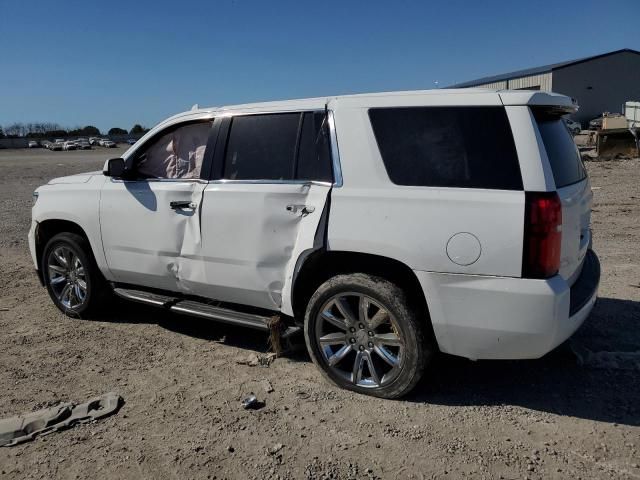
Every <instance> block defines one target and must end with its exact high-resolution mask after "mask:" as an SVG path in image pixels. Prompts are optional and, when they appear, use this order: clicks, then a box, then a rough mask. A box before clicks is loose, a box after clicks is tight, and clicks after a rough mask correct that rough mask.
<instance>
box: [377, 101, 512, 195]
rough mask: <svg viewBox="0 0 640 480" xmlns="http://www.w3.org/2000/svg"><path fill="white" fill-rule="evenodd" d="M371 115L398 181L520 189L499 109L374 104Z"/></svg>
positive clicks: (385, 159) (388, 166)
mask: <svg viewBox="0 0 640 480" xmlns="http://www.w3.org/2000/svg"><path fill="white" fill-rule="evenodd" d="M369 118H370V119H371V125H372V127H373V132H374V135H375V137H376V141H377V143H378V148H379V149H380V154H381V156H382V160H383V162H384V165H385V168H386V169H387V173H388V175H389V178H390V179H391V181H392V182H393V183H395V184H397V185H412V186H428V187H462V188H487V189H501V190H522V177H521V175H520V164H519V163H518V155H517V153H516V148H515V144H514V141H513V135H512V133H511V127H510V126H509V120H508V119H507V114H506V112H505V110H504V108H503V107H410V108H375V109H371V110H369Z"/></svg>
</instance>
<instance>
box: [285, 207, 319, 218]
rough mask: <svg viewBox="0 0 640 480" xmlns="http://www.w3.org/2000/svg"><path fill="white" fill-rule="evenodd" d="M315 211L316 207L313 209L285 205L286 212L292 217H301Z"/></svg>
mask: <svg viewBox="0 0 640 480" xmlns="http://www.w3.org/2000/svg"><path fill="white" fill-rule="evenodd" d="M315 209H316V207H314V206H313V205H294V204H290V205H287V212H289V213H291V214H292V215H298V214H299V215H300V216H302V217H304V216H306V215H309V214H310V213H313V212H314V211H315Z"/></svg>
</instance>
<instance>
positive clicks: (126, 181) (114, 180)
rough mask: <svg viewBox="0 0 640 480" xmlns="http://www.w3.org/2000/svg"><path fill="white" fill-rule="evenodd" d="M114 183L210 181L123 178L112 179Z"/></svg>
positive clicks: (197, 181) (205, 182)
mask: <svg viewBox="0 0 640 480" xmlns="http://www.w3.org/2000/svg"><path fill="white" fill-rule="evenodd" d="M111 181H112V182H114V183H115V182H122V183H130V182H153V183H158V182H163V183H164V182H169V183H187V182H189V183H202V184H207V183H209V181H208V180H205V179H202V178H132V179H126V180H125V179H123V178H113V177H112V178H111Z"/></svg>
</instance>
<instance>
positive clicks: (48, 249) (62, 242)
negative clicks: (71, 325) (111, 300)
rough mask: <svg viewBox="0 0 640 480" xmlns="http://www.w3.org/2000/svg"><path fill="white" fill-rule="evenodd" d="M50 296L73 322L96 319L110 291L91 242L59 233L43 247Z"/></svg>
mask: <svg viewBox="0 0 640 480" xmlns="http://www.w3.org/2000/svg"><path fill="white" fill-rule="evenodd" d="M40 268H41V269H42V278H43V279H44V283H45V286H46V288H47V292H48V293H49V296H50V297H51V300H53V303H54V304H55V306H56V307H58V309H60V311H62V313H64V314H65V315H68V316H70V317H74V318H87V317H90V316H92V315H94V314H95V313H96V312H97V311H98V310H99V309H100V308H101V307H103V306H104V304H105V301H106V300H107V298H108V297H109V296H110V293H111V289H110V287H109V286H108V285H107V282H106V281H105V279H104V277H103V276H102V274H101V273H100V270H99V269H98V265H97V264H96V261H95V259H94V258H93V254H92V252H91V247H90V245H89V242H88V241H87V239H85V238H84V237H81V236H80V235H77V234H75V233H69V232H64V233H59V234H57V235H55V236H54V237H53V238H51V239H50V240H49V241H48V242H47V244H46V245H45V247H44V251H43V253H42V258H41V259H40Z"/></svg>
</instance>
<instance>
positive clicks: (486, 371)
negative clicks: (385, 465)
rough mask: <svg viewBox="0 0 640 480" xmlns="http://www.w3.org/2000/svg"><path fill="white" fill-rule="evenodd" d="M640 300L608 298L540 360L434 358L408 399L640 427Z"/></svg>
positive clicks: (444, 356) (599, 301) (441, 356)
mask: <svg viewBox="0 0 640 480" xmlns="http://www.w3.org/2000/svg"><path fill="white" fill-rule="evenodd" d="M639 327H640V302H636V301H631V300H618V299H613V298H602V299H599V300H598V303H597V304H596V307H595V308H594V310H593V312H592V314H591V315H590V317H589V318H588V319H587V321H586V322H585V323H584V325H583V326H582V327H581V328H580V329H579V330H578V331H577V332H576V333H575V335H574V336H573V337H572V338H571V339H570V340H569V341H568V342H565V343H564V344H562V345H560V346H559V347H558V348H556V349H555V350H553V351H552V352H550V353H549V354H547V355H545V356H544V357H542V358H540V359H537V360H518V361H506V360H502V361H488V360H487V361H478V362H472V361H469V360H465V359H462V358H459V357H453V356H450V355H444V354H443V355H440V356H438V357H437V358H435V359H434V362H433V363H432V364H431V367H430V368H429V370H428V373H427V375H426V376H425V378H424V379H423V381H422V382H421V383H420V385H418V387H417V388H416V389H415V390H414V391H413V392H412V393H411V394H410V395H409V396H408V397H407V398H406V400H410V401H414V402H425V403H429V404H437V405H449V406H456V405H460V406H492V405H512V406H520V407H524V408H529V409H532V410H537V411H540V412H547V413H553V414H557V415H565V416H572V417H578V418H584V419H589V420H596V421H601V422H609V423H619V424H625V425H633V426H638V425H640V401H639V399H640V376H639V375H638V374H639V373H640V328H639Z"/></svg>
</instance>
